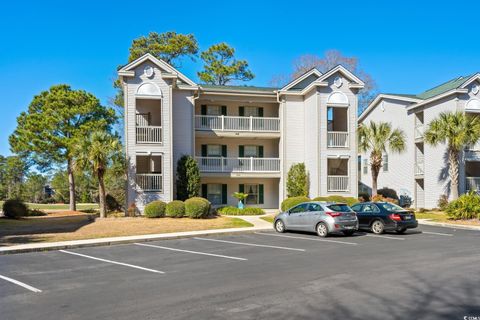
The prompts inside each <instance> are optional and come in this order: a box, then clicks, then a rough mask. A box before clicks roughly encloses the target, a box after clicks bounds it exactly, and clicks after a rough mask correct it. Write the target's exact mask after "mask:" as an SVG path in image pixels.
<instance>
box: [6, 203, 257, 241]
mask: <svg viewBox="0 0 480 320" xmlns="http://www.w3.org/2000/svg"><path fill="white" fill-rule="evenodd" d="M252 226H253V225H252V224H250V223H248V222H246V221H244V220H242V219H239V218H228V217H215V218H210V219H189V218H180V219H178V218H177V219H174V218H159V219H147V218H143V217H135V218H126V217H122V218H105V219H95V218H94V216H93V215H90V214H83V213H79V212H71V211H67V212H59V213H54V214H49V215H48V216H43V217H28V218H23V219H19V220H12V219H6V218H0V246H8V245H14V244H22V243H34V242H53V241H66V240H81V239H93V238H105V237H118V236H133V235H142V234H155V233H170V232H181V231H195V230H208V229H224V228H241V227H252Z"/></svg>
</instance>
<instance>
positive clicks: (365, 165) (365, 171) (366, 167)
mask: <svg viewBox="0 0 480 320" xmlns="http://www.w3.org/2000/svg"><path fill="white" fill-rule="evenodd" d="M367 173H368V159H363V174H367Z"/></svg>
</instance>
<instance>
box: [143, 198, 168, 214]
mask: <svg viewBox="0 0 480 320" xmlns="http://www.w3.org/2000/svg"><path fill="white" fill-rule="evenodd" d="M166 206H167V204H166V203H165V202H163V201H160V200H157V201H152V202H150V203H148V204H147V205H146V206H145V210H144V214H145V216H146V217H147V218H161V217H164V216H165V208H166Z"/></svg>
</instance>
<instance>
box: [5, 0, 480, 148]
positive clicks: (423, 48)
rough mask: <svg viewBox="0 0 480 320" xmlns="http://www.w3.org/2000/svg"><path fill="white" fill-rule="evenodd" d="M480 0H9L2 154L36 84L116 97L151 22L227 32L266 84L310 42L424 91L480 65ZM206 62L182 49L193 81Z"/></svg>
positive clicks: (309, 49) (391, 87)
mask: <svg viewBox="0 0 480 320" xmlns="http://www.w3.org/2000/svg"><path fill="white" fill-rule="evenodd" d="M479 9H480V1H468V2H467V1H465V2H462V1H455V2H453V1H422V0H416V1H410V0H402V1H368V0H365V1H348V0H343V1H321V0H317V1H303V0H297V1H288V2H287V1H275V2H273V1H260V0H256V1H250V0H244V1H234V0H232V1H228V0H225V1H187V0H182V1H163V0H157V1H149V0H142V1H122V0H119V1H102V0H96V1H90V0H82V1H48V0H43V1H29V0H25V1H5V2H3V3H2V6H1V10H0V74H1V76H0V110H1V111H2V115H1V116H0V128H1V129H0V154H3V155H9V154H10V151H9V145H8V136H9V135H10V134H11V133H12V132H13V130H14V129H15V127H16V118H17V116H18V115H19V114H20V112H22V111H25V110H26V109H27V107H28V104H29V103H30V101H31V100H32V98H33V96H34V95H35V94H38V93H40V92H41V91H43V90H47V89H48V88H49V87H50V86H52V85H54V84H59V83H67V84H70V85H71V86H72V87H73V88H74V89H84V90H87V91H89V92H91V93H93V94H94V95H96V96H97V97H98V98H99V99H101V101H102V103H104V104H105V105H107V104H108V101H109V99H110V98H111V97H112V96H113V95H114V93H115V91H114V89H113V88H112V81H113V79H114V78H115V71H116V68H117V66H119V65H122V64H125V63H126V62H127V58H128V48H129V46H130V44H131V42H132V40H133V39H135V38H137V37H140V36H142V35H147V34H148V33H149V32H151V31H156V32H159V33H161V32H165V31H176V32H179V33H193V34H194V35H195V37H196V38H197V40H198V42H199V45H200V49H201V50H206V49H207V48H208V47H209V46H211V45H212V44H215V43H219V42H227V43H228V44H229V45H231V46H233V47H234V48H235V49H236V57H237V58H238V59H246V60H247V61H248V62H249V65H250V68H251V70H252V71H253V72H254V73H255V75H256V77H255V79H254V80H252V81H250V82H248V84H249V85H258V86H262V85H263V86H268V85H269V82H270V80H271V79H272V77H273V76H274V75H277V74H289V73H290V72H291V71H292V61H293V60H294V59H295V58H296V57H298V56H300V55H303V54H316V55H322V54H323V53H324V52H325V51H326V50H329V49H336V50H339V51H341V52H342V54H343V55H345V56H354V57H357V58H358V59H359V61H360V65H361V67H362V69H363V70H365V71H366V72H367V73H369V74H370V75H371V76H372V77H373V79H374V80H375V81H376V83H377V86H378V88H379V91H380V92H386V93H419V92H421V91H424V90H426V89H428V88H430V87H433V86H435V85H438V84H440V83H442V82H445V81H448V80H450V79H452V78H454V77H457V76H461V75H468V74H472V73H475V72H477V71H480V58H479V57H480V41H479V32H480V29H479V28H478V19H479V12H480V10H479ZM201 67H202V63H201V61H200V59H197V60H196V61H190V60H188V59H187V60H182V66H181V68H180V71H182V72H183V73H184V74H185V75H187V76H188V77H189V78H191V79H192V80H194V81H197V80H198V78H197V76H196V72H197V71H200V70H201Z"/></svg>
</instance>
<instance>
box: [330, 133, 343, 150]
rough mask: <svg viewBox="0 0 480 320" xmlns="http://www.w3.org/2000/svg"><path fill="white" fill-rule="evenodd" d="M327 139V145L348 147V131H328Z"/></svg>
mask: <svg viewBox="0 0 480 320" xmlns="http://www.w3.org/2000/svg"><path fill="white" fill-rule="evenodd" d="M327 141H328V146H329V147H334V148H346V147H348V132H342V131H328V133H327Z"/></svg>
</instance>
